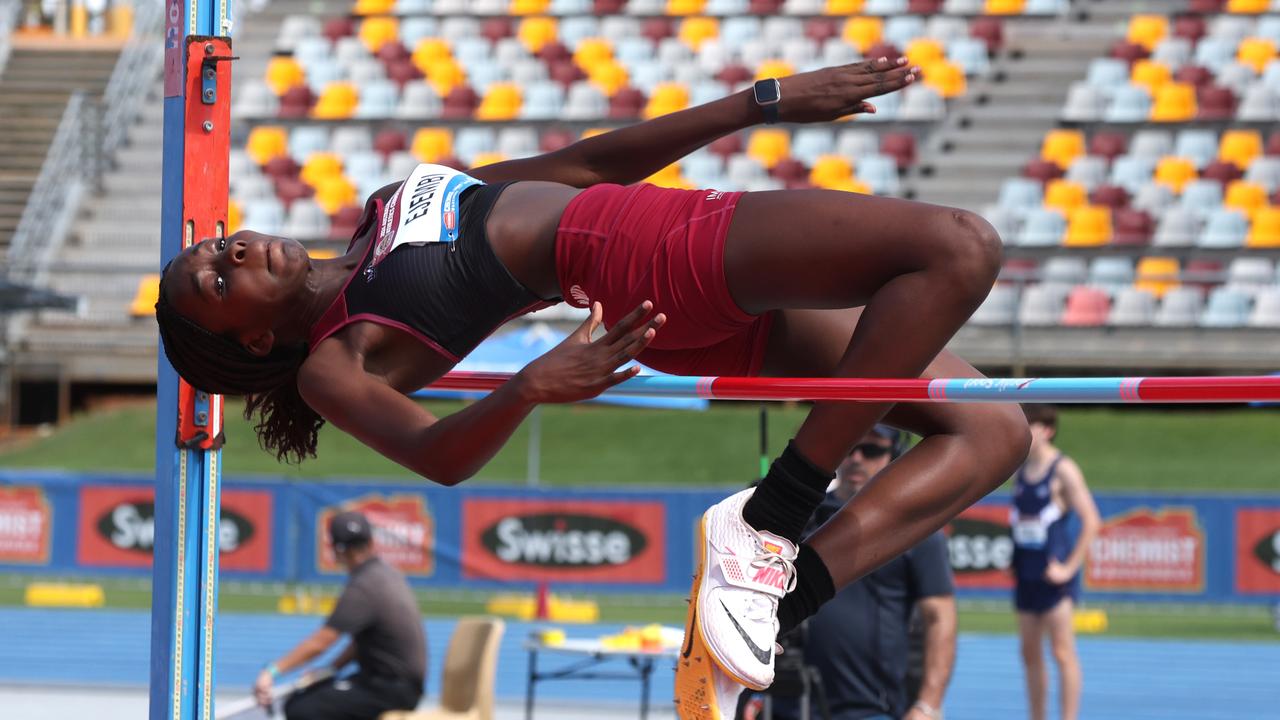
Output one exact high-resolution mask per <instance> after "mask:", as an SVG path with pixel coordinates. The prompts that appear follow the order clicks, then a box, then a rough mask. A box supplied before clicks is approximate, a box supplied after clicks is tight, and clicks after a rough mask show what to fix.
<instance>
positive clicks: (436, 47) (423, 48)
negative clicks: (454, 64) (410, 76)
mask: <svg viewBox="0 0 1280 720" xmlns="http://www.w3.org/2000/svg"><path fill="white" fill-rule="evenodd" d="M412 58H413V64H414V66H416V67H417V68H418V69H419V70H421V71H422V74H423V75H426V74H427V68H429V67H430V66H431V63H434V62H439V61H441V60H452V59H453V51H452V50H451V49H449V43H447V42H445V41H444V40H442V39H440V38H423V39H421V40H419V41H418V45H417V47H415V48H414V49H413V55H412Z"/></svg>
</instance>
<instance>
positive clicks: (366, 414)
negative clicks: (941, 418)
mask: <svg viewBox="0 0 1280 720" xmlns="http://www.w3.org/2000/svg"><path fill="white" fill-rule="evenodd" d="M652 310H653V304H652V303H649V302H645V303H643V304H641V306H640V307H638V308H636V309H635V310H634V311H632V312H631V314H629V315H628V316H627V317H626V318H624V319H623V320H622V321H620V322H619V323H617V324H616V325H615V326H614V327H613V328H611V329H610V330H609V331H608V332H607V333H605V334H604V335H603V336H602V337H600V338H599V339H596V340H592V339H591V336H592V334H593V333H594V332H595V331H596V329H597V328H599V326H600V320H601V317H602V315H603V309H602V308H601V306H600V304H599V303H596V304H595V305H594V306H593V307H592V309H591V316H590V317H589V318H588V319H587V320H586V322H584V323H583V324H582V326H580V327H579V328H578V329H577V330H576V331H574V332H573V333H572V334H571V335H569V337H567V338H565V340H564V342H562V343H560V344H559V345H557V346H556V347H554V348H552V349H551V350H550V351H548V352H547V353H546V354H544V355H543V356H541V357H539V358H538V359H536V360H534V361H533V362H531V363H529V365H528V366H526V367H525V368H524V369H523V370H521V371H520V372H519V373H517V374H516V375H515V377H513V378H512V379H511V380H510V381H509V382H507V383H505V384H504V385H502V387H500V388H498V389H497V390H495V391H494V392H492V393H490V394H489V395H487V396H485V397H484V398H482V399H481V400H479V401H477V402H475V403H472V404H471V405H468V406H467V407H466V408H464V409H462V410H459V411H458V412H456V413H454V414H452V415H449V416H447V417H444V418H440V419H436V418H435V417H434V416H433V415H431V413H429V412H427V411H426V410H424V409H423V408H422V406H421V405H418V404H417V403H416V402H414V401H413V400H411V399H409V398H408V397H406V396H405V395H403V394H401V393H400V391H398V390H396V389H395V388H393V387H391V386H390V385H388V384H387V383H386V382H384V381H383V380H382V379H380V378H377V377H374V376H373V375H370V374H369V373H368V372H365V371H364V369H363V367H362V366H361V365H360V362H359V361H358V360H356V359H353V358H352V357H351V356H350V355H348V354H346V353H344V352H342V351H341V350H340V349H339V346H338V345H337V344H330V345H325V344H321V345H320V346H319V347H318V348H317V349H316V352H314V353H313V354H312V355H311V357H309V358H307V362H306V364H305V365H303V367H302V370H301V371H300V372H299V373H298V390H299V392H301V394H302V397H303V399H304V400H306V402H307V404H308V405H310V406H311V408H312V409H313V410H315V411H316V412H318V413H320V415H321V416H323V417H324V418H325V419H327V420H329V421H330V422H332V423H333V424H334V425H336V426H337V427H339V428H340V429H342V430H344V431H346V432H347V433H350V434H351V435H353V436H354V437H355V438H356V439H357V440H359V441H361V442H363V443H364V444H365V445H368V446H369V447H371V448H373V449H374V450H377V451H378V452H379V453H381V454H382V455H384V456H386V457H387V458H390V459H391V460H394V461H395V462H397V463H400V464H401V465H403V466H405V467H406V468H408V469H410V470H412V471H414V472H416V473H418V474H419V475H422V476H423V477H425V478H427V479H429V480H432V481H434V482H437V483H440V484H441V485H457V484H458V483H460V482H462V481H463V480H466V479H467V478H469V477H471V476H472V475H474V474H476V472H478V471H479V470H480V468H482V467H484V466H485V464H486V463H488V462H489V460H491V459H493V456H494V455H495V454H497V452H498V450H500V449H502V446H503V445H505V444H506V443H507V440H509V439H510V438H511V434H512V433H513V432H515V429H516V428H517V427H519V426H520V423H521V422H522V421H523V420H524V418H525V417H526V416H527V415H528V414H529V412H530V411H532V410H533V408H534V407H536V406H537V405H539V404H541V403H562V402H576V401H578V400H585V399H587V398H592V397H595V396H596V395H599V394H600V393H602V392H604V391H605V390H606V389H608V388H610V387H612V386H614V385H616V384H618V383H620V382H622V381H623V380H626V379H627V378H630V377H633V376H634V375H635V374H636V371H637V370H638V369H639V367H638V366H633V367H631V368H628V369H625V370H619V369H618V368H619V367H621V366H622V365H625V364H626V363H628V362H630V361H631V360H632V359H634V358H635V356H636V355H637V354H639V353H640V351H641V350H643V349H644V348H645V347H647V346H648V344H649V342H650V341H652V340H653V337H654V335H655V334H656V333H657V330H658V328H659V327H661V326H662V323H663V322H665V320H666V316H664V315H662V314H661V313H659V314H658V315H655V316H654V317H653V318H649V319H647V320H646V316H647V315H648V314H649V313H650V312H652Z"/></svg>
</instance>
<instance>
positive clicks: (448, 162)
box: [435, 155, 469, 170]
mask: <svg viewBox="0 0 1280 720" xmlns="http://www.w3.org/2000/svg"><path fill="white" fill-rule="evenodd" d="M435 164H436V165H443V166H445V167H451V168H453V169H454V170H467V169H469V168H468V167H467V164H466V163H464V162H462V160H460V159H458V158H456V157H454V156H453V155H445V156H444V157H439V158H436V162H435Z"/></svg>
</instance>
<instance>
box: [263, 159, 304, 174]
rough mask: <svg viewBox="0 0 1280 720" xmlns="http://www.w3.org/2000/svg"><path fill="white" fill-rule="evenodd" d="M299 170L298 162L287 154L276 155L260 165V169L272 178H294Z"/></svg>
mask: <svg viewBox="0 0 1280 720" xmlns="http://www.w3.org/2000/svg"><path fill="white" fill-rule="evenodd" d="M301 170H302V168H300V167H299V166H298V163H296V162H294V160H293V158H291V157H289V156H288V155H277V156H275V157H273V158H271V159H270V160H268V161H267V164H266V165H263V166H262V171H263V172H264V173H266V175H267V177H269V178H271V179H272V180H282V179H285V178H296V177H298V172H299V171H301Z"/></svg>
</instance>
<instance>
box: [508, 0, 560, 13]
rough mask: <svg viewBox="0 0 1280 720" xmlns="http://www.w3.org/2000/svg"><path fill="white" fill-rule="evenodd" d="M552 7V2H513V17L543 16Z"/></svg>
mask: <svg viewBox="0 0 1280 720" xmlns="http://www.w3.org/2000/svg"><path fill="white" fill-rule="evenodd" d="M550 6H551V0H511V9H510V11H509V12H510V13H511V14H512V15H541V14H543V13H545V12H546V11H547V8H548V7H550Z"/></svg>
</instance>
